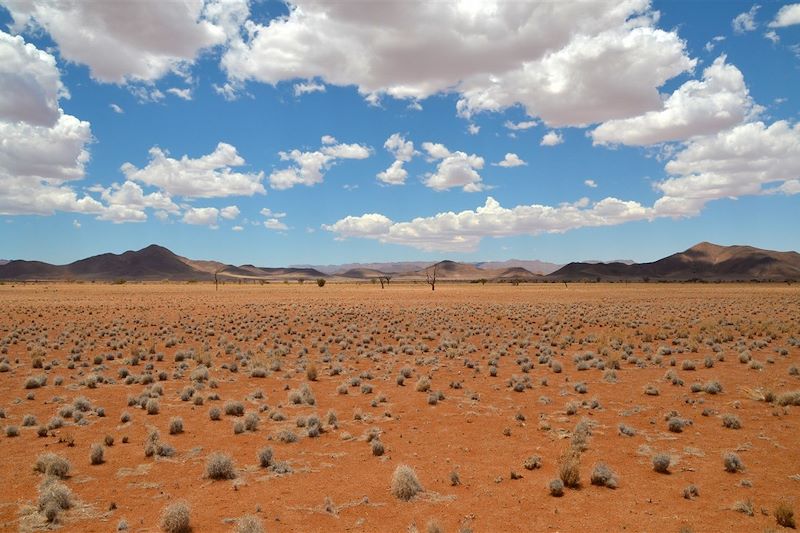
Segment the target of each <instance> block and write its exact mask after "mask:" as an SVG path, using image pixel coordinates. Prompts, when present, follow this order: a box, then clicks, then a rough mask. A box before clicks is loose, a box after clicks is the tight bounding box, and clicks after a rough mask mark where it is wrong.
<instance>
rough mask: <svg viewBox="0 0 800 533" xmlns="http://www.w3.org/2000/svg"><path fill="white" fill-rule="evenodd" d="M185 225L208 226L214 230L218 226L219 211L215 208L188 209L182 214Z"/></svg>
mask: <svg viewBox="0 0 800 533" xmlns="http://www.w3.org/2000/svg"><path fill="white" fill-rule="evenodd" d="M183 221H184V222H185V223H186V224H193V225H196V226H209V227H210V228H212V229H216V228H217V227H218V225H219V209H217V208H216V207H190V208H188V209H187V210H186V211H185V212H184V213H183Z"/></svg>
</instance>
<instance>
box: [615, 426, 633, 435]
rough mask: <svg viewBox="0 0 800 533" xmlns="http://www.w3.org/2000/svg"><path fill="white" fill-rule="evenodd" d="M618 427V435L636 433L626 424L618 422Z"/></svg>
mask: <svg viewBox="0 0 800 533" xmlns="http://www.w3.org/2000/svg"><path fill="white" fill-rule="evenodd" d="M618 429H619V434H620V435H625V436H626V437H633V436H634V435H636V430H635V429H634V428H632V427H630V426H626V425H625V424H620V425H619V428H618Z"/></svg>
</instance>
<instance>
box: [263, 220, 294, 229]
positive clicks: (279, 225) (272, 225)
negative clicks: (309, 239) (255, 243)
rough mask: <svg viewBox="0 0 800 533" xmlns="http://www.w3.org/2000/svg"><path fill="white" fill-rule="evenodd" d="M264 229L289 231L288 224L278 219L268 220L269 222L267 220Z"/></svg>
mask: <svg viewBox="0 0 800 533" xmlns="http://www.w3.org/2000/svg"><path fill="white" fill-rule="evenodd" d="M264 227H265V228H267V229H271V230H275V231H285V230H287V229H289V226H287V225H286V224H284V223H283V221H281V220H280V219H277V218H268V219H267V220H265V221H264Z"/></svg>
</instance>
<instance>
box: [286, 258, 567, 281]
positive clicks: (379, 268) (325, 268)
mask: <svg viewBox="0 0 800 533" xmlns="http://www.w3.org/2000/svg"><path fill="white" fill-rule="evenodd" d="M459 264H464V265H472V266H475V267H477V268H480V269H483V270H501V269H506V268H513V267H522V268H524V269H526V270H528V271H530V272H534V273H537V274H549V273H551V272H554V271H556V270H558V269H559V268H561V267H562V266H564V265H558V264H555V263H547V262H545V261H536V260H523V259H509V260H507V261H481V262H476V263H468V262H465V263H459ZM430 265H431V263H430V262H429V261H395V262H386V263H344V264H341V265H292V266H293V267H295V268H314V269H316V270H319V271H320V272H324V273H325V274H336V275H343V273H344V272H347V271H350V270H353V271H358V270H361V269H365V270H372V271H375V272H380V273H382V274H383V273H385V274H410V273H414V272H419V271H420V270H423V269H425V268H427V267H428V266H430ZM482 277H486V275H485V274H484V275H483V276H482Z"/></svg>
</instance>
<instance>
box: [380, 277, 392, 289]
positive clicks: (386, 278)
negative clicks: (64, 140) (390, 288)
mask: <svg viewBox="0 0 800 533" xmlns="http://www.w3.org/2000/svg"><path fill="white" fill-rule="evenodd" d="M391 279H392V277H391V276H378V281H380V282H381V289H382V288H383V285H384V283H385V284H386V285H388V284H389V280H391Z"/></svg>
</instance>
